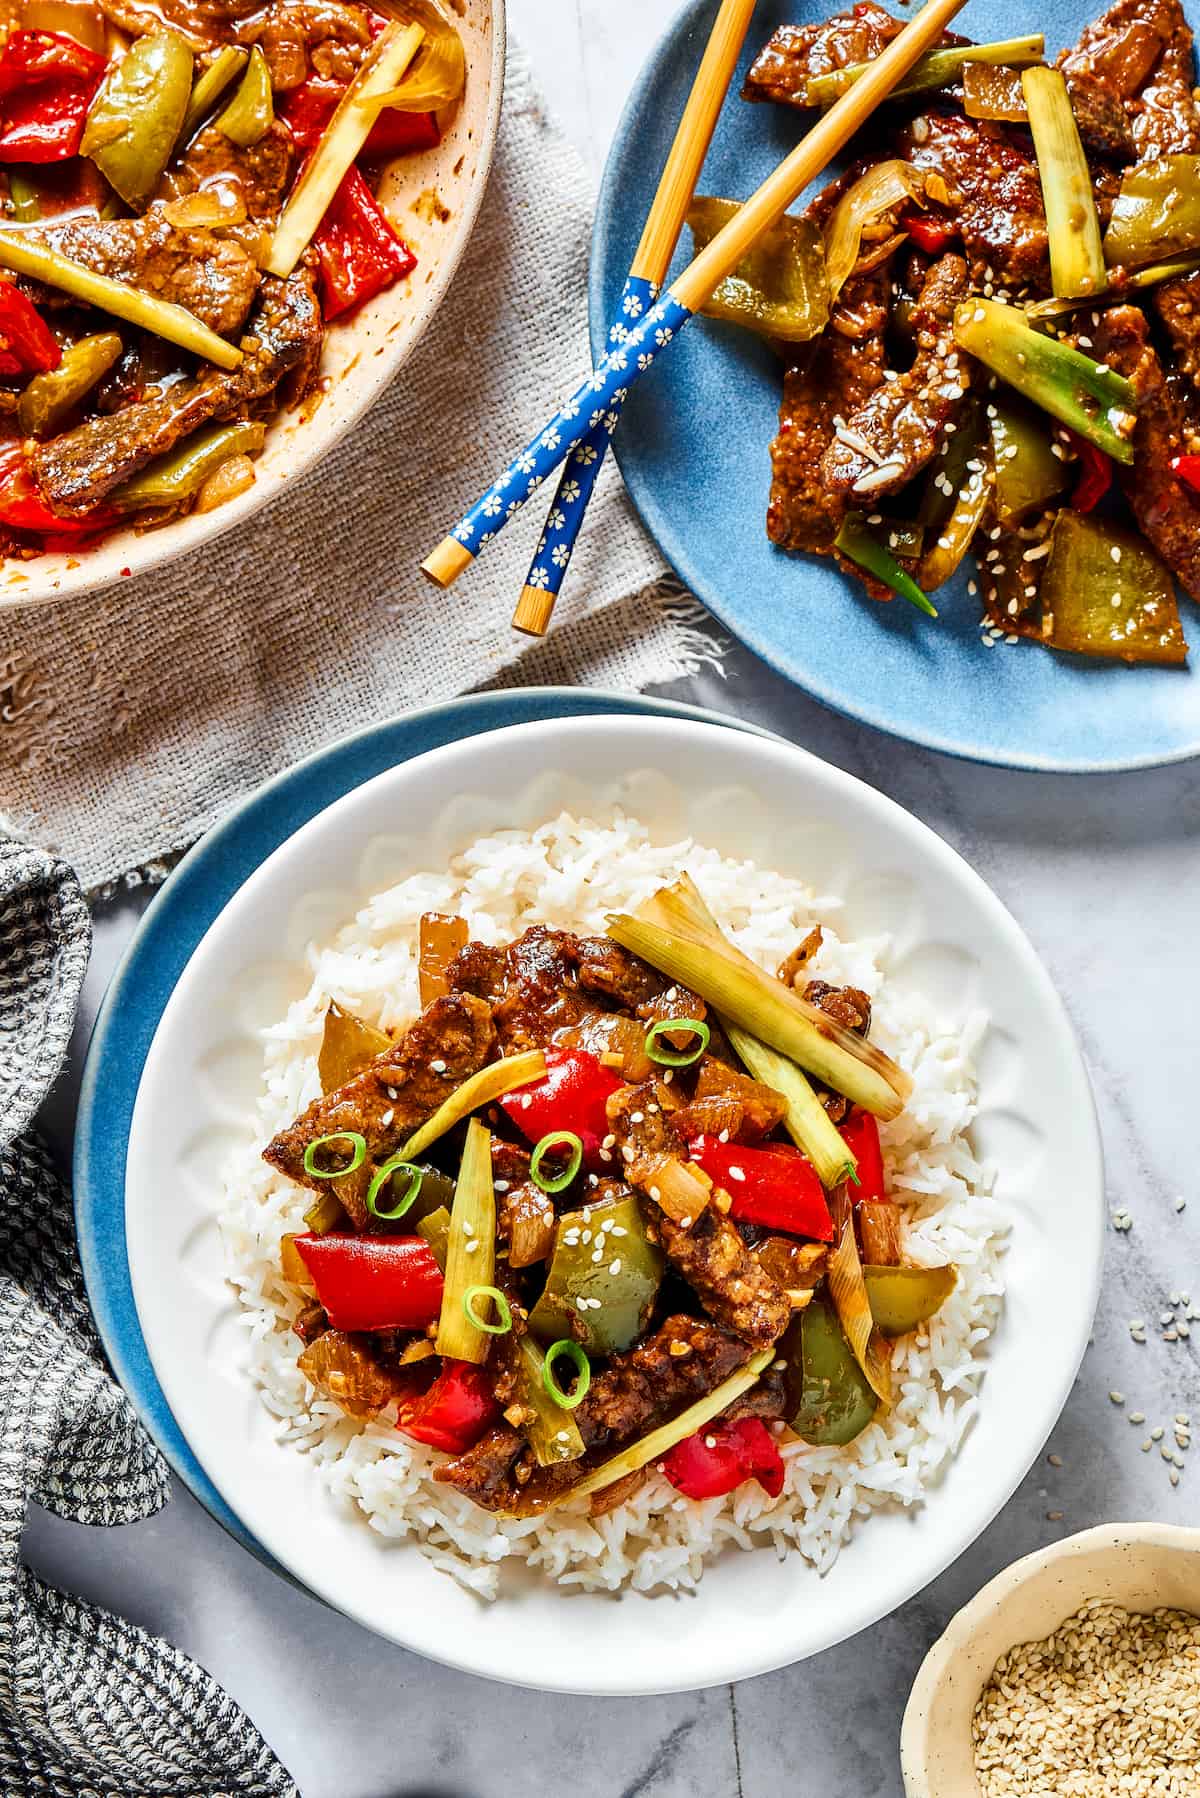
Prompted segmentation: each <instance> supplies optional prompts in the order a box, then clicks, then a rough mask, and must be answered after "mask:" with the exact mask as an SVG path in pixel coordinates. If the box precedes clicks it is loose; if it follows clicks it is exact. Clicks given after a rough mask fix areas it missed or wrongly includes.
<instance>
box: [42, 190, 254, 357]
mask: <svg viewBox="0 0 1200 1798" xmlns="http://www.w3.org/2000/svg"><path fill="white" fill-rule="evenodd" d="M36 237H37V239H38V241H40V242H42V243H45V244H48V245H49V247H50V248H51V249H53V250H57V251H58V252H59V254H60V255H62V256H69V257H70V258H71V260H72V262H79V263H82V265H83V267H84V268H88V269H91V270H92V271H93V272H94V273H95V274H98V275H107V276H108V277H109V278H110V280H113V281H119V282H121V284H122V285H123V286H126V287H139V288H141V289H142V291H143V292H145V293H150V294H153V295H154V296H155V298H156V299H160V300H170V301H172V302H173V303H174V304H175V305H177V306H186V307H187V310H188V311H189V312H193V313H195V315H196V317H197V318H198V319H200V320H201V321H202V322H203V323H204V324H206V325H207V326H208V327H209V329H210V330H213V331H216V332H217V333H218V334H219V335H220V336H221V337H232V336H233V335H234V333H235V332H237V331H240V330H241V328H242V326H243V324H244V323H245V322H246V315H247V314H248V312H249V311H250V307H251V305H252V304H253V301H254V295H255V293H256V291H257V289H258V269H257V268H256V267H255V264H254V262H253V260H252V259H251V258H250V257H249V256H248V255H247V254H246V252H245V250H243V249H242V248H241V247H240V245H238V244H236V243H230V242H229V241H228V240H227V239H224V238H221V237H218V236H216V235H215V234H214V233H213V232H212V231H201V230H180V229H179V228H178V227H176V226H174V225H171V224H169V223H168V221H167V219H166V218H165V217H164V216H163V210H162V207H161V206H152V207H151V208H150V210H149V211H148V212H147V213H145V214H144V215H143V216H142V217H141V218H131V219H108V220H102V219H89V218H74V219H66V220H64V221H63V222H62V223H61V224H59V223H53V224H47V225H44V226H42V228H41V229H40V230H39V231H38V232H37V233H36Z"/></svg>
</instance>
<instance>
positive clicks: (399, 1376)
mask: <svg viewBox="0 0 1200 1798" xmlns="http://www.w3.org/2000/svg"><path fill="white" fill-rule="evenodd" d="M297 1365H298V1366H299V1369H300V1372H301V1373H302V1374H303V1375H304V1377H305V1379H306V1380H309V1381H310V1382H311V1383H312V1385H314V1386H315V1387H316V1388H317V1390H318V1392H320V1393H322V1394H324V1395H325V1396H326V1397H327V1398H332V1399H334V1400H336V1402H337V1403H338V1404H339V1405H340V1406H341V1407H342V1410H343V1411H345V1412H347V1413H348V1414H349V1415H350V1416H351V1417H374V1416H375V1414H376V1413H377V1412H379V1411H382V1410H383V1408H384V1406H385V1405H389V1404H391V1403H392V1401H393V1399H404V1398H407V1397H409V1396H411V1393H412V1388H413V1379H412V1377H411V1375H408V1374H406V1373H405V1372H404V1371H403V1370H402V1369H400V1368H396V1367H389V1366H387V1365H386V1364H385V1363H384V1362H383V1361H382V1360H381V1359H380V1357H379V1356H378V1355H377V1354H376V1353H375V1352H374V1350H373V1348H372V1346H371V1339H370V1338H369V1337H366V1336H361V1335H347V1334H346V1332H345V1331H343V1330H324V1331H322V1332H321V1333H320V1334H319V1335H318V1336H316V1337H314V1339H313V1340H312V1341H311V1342H310V1343H309V1344H308V1346H307V1348H305V1350H304V1352H303V1353H302V1354H301V1355H300V1357H299V1360H298V1362H297Z"/></svg>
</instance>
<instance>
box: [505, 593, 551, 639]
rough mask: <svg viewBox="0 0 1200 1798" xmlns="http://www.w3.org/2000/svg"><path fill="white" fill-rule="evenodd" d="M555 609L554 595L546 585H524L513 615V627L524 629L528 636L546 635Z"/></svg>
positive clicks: (518, 629)
mask: <svg viewBox="0 0 1200 1798" xmlns="http://www.w3.org/2000/svg"><path fill="white" fill-rule="evenodd" d="M553 610H554V595H553V593H550V592H548V591H547V589H546V588H545V587H522V588H521V597H520V599H519V600H518V601H517V605H516V610H515V611H514V612H513V615H512V624H513V629H514V630H515V631H524V633H525V635H526V636H527V637H544V636H545V635H546V631H547V629H548V628H549V625H550V615H551V613H552V612H553Z"/></svg>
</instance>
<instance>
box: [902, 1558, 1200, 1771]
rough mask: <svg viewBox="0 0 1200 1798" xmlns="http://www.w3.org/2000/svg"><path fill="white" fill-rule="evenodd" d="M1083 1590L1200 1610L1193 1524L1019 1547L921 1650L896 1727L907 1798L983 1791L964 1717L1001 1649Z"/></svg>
mask: <svg viewBox="0 0 1200 1798" xmlns="http://www.w3.org/2000/svg"><path fill="white" fill-rule="evenodd" d="M1089 1598H1104V1599H1108V1600H1111V1601H1112V1602H1113V1603H1116V1604H1120V1605H1124V1606H1125V1608H1126V1609H1127V1610H1130V1611H1152V1610H1156V1609H1158V1607H1159V1606H1162V1605H1165V1606H1169V1607H1171V1608H1173V1609H1177V1610H1181V1611H1194V1612H1196V1613H1197V1614H1200V1529H1180V1528H1177V1527H1176V1526H1175V1525H1173V1524H1167V1523H1108V1524H1102V1525H1101V1526H1100V1527H1099V1528H1098V1529H1092V1530H1083V1531H1081V1532H1080V1534H1079V1535H1077V1536H1068V1537H1067V1539H1066V1540H1065V1541H1064V1542H1056V1543H1054V1544H1053V1546H1052V1547H1050V1548H1043V1549H1039V1550H1038V1552H1037V1553H1036V1554H1031V1555H1026V1556H1025V1558H1024V1560H1021V1561H1016V1562H1014V1563H1013V1565H1012V1566H1011V1567H1007V1568H1005V1570H1004V1572H1003V1573H999V1574H997V1575H996V1578H995V1579H994V1580H992V1581H991V1582H990V1584H988V1585H986V1586H985V1587H984V1588H983V1590H982V1592H980V1593H979V1594H978V1595H977V1596H976V1597H975V1598H973V1599H972V1600H971V1602H970V1604H968V1605H965V1606H964V1607H963V1609H962V1610H961V1611H959V1613H958V1615H957V1616H956V1617H955V1618H954V1619H953V1620H952V1621H951V1623H950V1625H949V1628H948V1629H947V1630H946V1632H945V1634H944V1635H943V1636H942V1637H941V1638H940V1639H939V1640H938V1641H937V1642H935V1643H934V1645H933V1647H932V1648H931V1649H930V1650H929V1653H928V1654H927V1655H926V1657H925V1660H924V1662H923V1663H922V1666H921V1671H920V1672H919V1673H918V1675H917V1678H916V1682H915V1684H914V1685H913V1689H912V1692H911V1694H910V1696H909V1700H908V1705H907V1707H906V1709H905V1712H904V1724H903V1728H902V1730H901V1735H900V1762H901V1766H902V1769H903V1772H904V1790H905V1792H906V1793H907V1795H908V1798H981V1789H980V1785H979V1781H978V1779H977V1778H976V1775H975V1761H974V1754H973V1751H972V1745H971V1719H972V1717H973V1715H974V1712H975V1706H976V1703H977V1702H978V1699H979V1695H980V1693H981V1692H982V1690H983V1688H984V1685H985V1684H986V1683H987V1680H988V1679H989V1677H990V1675H991V1672H992V1669H993V1667H994V1666H995V1665H996V1662H997V1661H998V1660H999V1659H1000V1657H1001V1655H1003V1654H1007V1652H1008V1650H1009V1649H1010V1648H1015V1647H1016V1646H1017V1644H1018V1643H1020V1642H1036V1641H1040V1640H1041V1639H1042V1638H1043V1637H1045V1636H1049V1635H1052V1634H1053V1632H1054V1631H1055V1630H1056V1629H1057V1628H1058V1626H1059V1624H1061V1623H1064V1622H1065V1621H1066V1619H1067V1618H1068V1617H1070V1616H1072V1615H1073V1614H1074V1612H1076V1611H1077V1610H1078V1609H1079V1607H1080V1605H1082V1604H1083V1603H1085V1602H1086V1600H1088V1599H1089Z"/></svg>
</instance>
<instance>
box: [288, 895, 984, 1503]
mask: <svg viewBox="0 0 1200 1798" xmlns="http://www.w3.org/2000/svg"><path fill="white" fill-rule="evenodd" d="M820 939H821V932H820V930H819V928H818V929H816V930H814V931H813V932H812V933H811V934H810V936H809V937H808V938H807V939H806V940H805V942H804V943H803V944H801V945H800V946H799V948H798V949H797V951H796V952H795V954H794V955H792V956H791V957H789V958H788V961H787V962H786V963H785V964H784V965H783V967H781V968H780V970H779V971H778V974H777V975H775V976H770V975H767V974H764V973H763V972H762V971H761V970H760V969H759V968H758V967H757V966H756V965H755V964H754V963H753V962H751V961H749V960H748V959H747V958H746V957H745V956H743V955H742V954H741V953H740V951H738V950H737V949H736V948H735V947H734V946H733V945H732V943H731V942H730V941H729V939H728V938H727V937H725V936H724V934H723V933H722V932H721V931H720V929H719V928H718V926H717V924H716V922H715V921H714V919H713V917H712V916H711V914H710V913H709V911H708V909H707V907H706V906H705V903H704V900H703V898H702V897H701V895H700V893H699V892H698V891H697V889H696V888H695V886H694V885H693V883H692V882H691V881H690V880H689V879H688V877H687V876H684V877H682V878H681V879H680V880H679V881H678V882H677V883H676V884H675V885H674V886H673V887H669V888H665V889H663V890H662V891H660V892H659V893H657V894H656V895H655V896H654V897H653V898H652V899H651V900H650V901H648V902H647V904H646V905H644V906H643V907H642V908H641V909H640V910H639V911H638V912H637V913H636V914H633V915H625V914H619V915H616V916H614V917H612V918H611V919H610V920H609V932H608V935H607V936H605V937H580V936H576V935H574V934H572V933H570V932H568V931H564V930H553V929H549V928H546V927H544V926H540V925H539V926H534V927H533V928H530V929H528V930H526V931H525V933H524V935H522V936H521V937H519V938H518V939H517V940H516V941H515V942H511V943H508V944H505V945H502V946H499V947H490V946H486V945H484V944H483V943H479V942H471V941H468V940H467V932H466V927H465V925H464V924H463V922H462V920H461V919H457V918H448V917H440V916H436V915H432V914H431V915H429V916H427V917H426V918H425V919H423V920H422V926H421V956H420V968H421V1000H422V1003H423V1006H424V1009H423V1010H422V1012H421V1013H420V1015H419V1016H418V1017H417V1018H416V1019H415V1020H414V1021H413V1022H412V1023H411V1024H410V1025H409V1026H408V1028H407V1029H406V1030H404V1031H403V1033H402V1034H400V1035H398V1036H396V1037H395V1038H391V1037H389V1036H387V1035H385V1034H383V1033H382V1032H380V1031H378V1030H376V1029H374V1028H373V1027H372V1026H371V1025H369V1024H368V1023H366V1022H365V1021H363V1020H362V1019H359V1018H355V1017H354V1016H352V1015H350V1014H348V1013H347V1012H345V1011H343V1010H342V1009H340V1008H339V1007H338V1006H336V1005H331V1006H330V1007H329V1010H328V1012H327V1014H326V1019H325V1026H324V1036H323V1042H322V1047H321V1054H320V1061H319V1073H320V1080H321V1087H322V1093H321V1096H320V1097H319V1098H317V1099H315V1100H314V1101H313V1102H312V1104H310V1105H309V1106H308V1108H307V1109H306V1110H305V1111H304V1112H303V1114H302V1115H301V1116H300V1117H298V1118H297V1119H296V1120H295V1122H294V1123H293V1124H292V1125H291V1126H290V1127H289V1128H287V1129H286V1130H283V1131H281V1132H280V1134H279V1135H278V1136H276V1137H275V1139H274V1140H273V1141H272V1142H271V1143H270V1144H269V1145H268V1146H267V1148H266V1149H265V1150H264V1155H265V1158H266V1160H267V1161H268V1162H270V1163H271V1164H272V1165H273V1166H274V1167H276V1168H278V1169H279V1170H281V1171H282V1172H283V1173H284V1174H286V1175H287V1176H288V1177H290V1178H291V1179H292V1180H295V1181H297V1182H299V1183H300V1184H302V1185H304V1186H306V1187H308V1188H310V1189H311V1191H312V1194H313V1202H312V1204H311V1206H310V1208H309V1210H308V1211H307V1212H306V1214H305V1223H306V1225H307V1226H308V1227H307V1230H306V1232H305V1233H304V1234H301V1235H289V1236H286V1237H285V1238H284V1239H283V1245H282V1262H281V1274H282V1277H283V1279H284V1281H285V1283H286V1284H287V1285H288V1286H289V1287H290V1288H291V1289H292V1290H293V1291H294V1293H295V1306H296V1312H295V1319H294V1325H293V1327H294V1329H295V1331H296V1333H297V1334H298V1335H299V1336H300V1337H301V1339H302V1340H303V1343H304V1348H303V1351H302V1353H301V1355H300V1358H299V1366H300V1368H301V1371H302V1372H303V1373H304V1375H305V1376H306V1378H307V1379H308V1380H309V1382H310V1383H311V1384H312V1386H313V1387H314V1388H315V1389H316V1390H317V1391H318V1392H319V1393H320V1394H321V1395H323V1396H324V1397H326V1398H332V1399H333V1400H335V1401H336V1402H337V1403H338V1404H339V1405H340V1406H341V1407H342V1408H343V1409H344V1410H345V1411H346V1412H347V1413H348V1414H349V1415H350V1416H352V1417H356V1418H363V1419H367V1418H375V1419H379V1420H381V1421H384V1422H389V1423H393V1424H394V1425H395V1427H396V1428H398V1429H399V1430H401V1431H402V1432H403V1433H404V1434H406V1435H407V1436H409V1437H410V1438H412V1439H413V1440H415V1441H417V1442H420V1443H423V1444H426V1445H427V1446H429V1447H431V1448H433V1449H435V1450H437V1451H439V1452H440V1453H441V1454H442V1455H444V1456H445V1457H446V1459H444V1460H442V1461H440V1462H439V1463H438V1465H437V1468H436V1474H435V1477H436V1478H437V1479H438V1480H439V1481H442V1482H444V1483H446V1484H448V1485H450V1486H452V1487H454V1488H456V1489H457V1490H458V1491H459V1492H461V1493H463V1494H464V1495H465V1496H467V1497H468V1498H470V1499H471V1500H473V1501H474V1503H475V1504H477V1505H479V1506H482V1507H483V1508H484V1509H487V1510H490V1511H494V1512H497V1513H501V1514H507V1515H529V1514H532V1513H536V1512H539V1511H542V1510H544V1509H546V1508H547V1507H550V1506H553V1505H556V1504H558V1503H560V1502H562V1501H563V1500H565V1499H569V1498H572V1497H584V1496H586V1497H589V1498H590V1500H591V1505H592V1508H593V1510H604V1509H608V1508H611V1507H612V1506H613V1505H615V1504H618V1503H620V1502H622V1501H623V1500H624V1499H625V1498H627V1497H628V1496H629V1495H630V1494H631V1493H632V1492H633V1491H634V1490H636V1488H637V1487H638V1485H640V1484H641V1483H642V1482H643V1481H644V1480H645V1479H646V1478H647V1477H648V1473H649V1470H651V1469H652V1468H657V1469H658V1470H659V1471H661V1472H662V1473H664V1474H665V1476H666V1477H667V1479H668V1480H669V1481H670V1483H671V1484H672V1485H673V1486H674V1487H675V1488H676V1489H677V1490H678V1491H680V1492H681V1493H683V1494H684V1495H685V1496H687V1497H690V1498H693V1499H704V1498H713V1497H718V1496H721V1495H722V1494H724V1493H727V1492H729V1491H732V1490H733V1489H734V1488H735V1487H736V1486H738V1485H739V1484H741V1483H742V1482H743V1481H744V1480H747V1479H751V1478H753V1479H757V1480H759V1481H760V1482H761V1484H762V1485H763V1487H764V1488H765V1489H766V1490H767V1492H768V1493H770V1494H772V1495H778V1494H779V1493H780V1492H781V1491H782V1488H783V1483H784V1477H785V1468H784V1463H783V1460H782V1458H781V1455H780V1446H781V1440H783V1439H785V1434H786V1439H794V1438H795V1437H799V1438H802V1439H803V1440H804V1441H806V1442H809V1443H815V1444H827V1445H828V1444H834V1445H839V1444H844V1443H848V1442H850V1441H852V1440H853V1439H854V1438H855V1437H856V1436H858V1435H859V1434H860V1433H861V1432H862V1431H863V1430H864V1429H865V1428H866V1427H867V1426H868V1424H869V1423H870V1422H871V1421H872V1419H873V1418H874V1417H875V1416H876V1415H877V1414H880V1413H881V1411H885V1410H886V1409H887V1408H888V1407H889V1405H890V1403H891V1397H892V1393H891V1355H890V1348H889V1341H890V1339H891V1338H894V1337H897V1336H901V1335H904V1334H905V1333H907V1332H909V1331H912V1330H915V1329H918V1328H920V1327H921V1326H922V1325H924V1324H926V1323H927V1322H928V1320H929V1319H930V1318H931V1317H932V1316H933V1315H934V1314H935V1313H936V1311H937V1310H938V1308H939V1307H940V1306H941V1304H942V1303H943V1302H944V1300H945V1299H946V1297H947V1296H948V1294H949V1293H950V1292H951V1290H952V1289H953V1287H954V1284H955V1271H954V1269H953V1268H952V1267H948V1266H942V1267H918V1266H912V1265H908V1264H906V1263H905V1260H904V1254H903V1231H902V1227H901V1221H900V1217H899V1212H898V1208H897V1206H896V1204H895V1202H894V1201H893V1200H892V1199H891V1198H890V1197H889V1195H888V1193H887V1191H886V1188H885V1181H884V1168H883V1158H882V1153H881V1150H880V1141H879V1132H878V1124H877V1119H878V1118H880V1117H883V1118H889V1117H895V1116H896V1115H898V1114H899V1112H900V1111H901V1110H902V1108H903V1106H904V1103H905V1100H906V1098H907V1096H908V1093H909V1091H910V1089H911V1082H910V1080H909V1079H908V1076H907V1075H905V1074H904V1073H903V1072H902V1071H901V1069H900V1068H899V1067H897V1066H896V1064H895V1063H894V1062H892V1061H891V1060H889V1058H888V1057H887V1056H886V1055H884V1054H883V1053H882V1052H881V1051H880V1050H879V1049H877V1048H876V1047H874V1046H873V1045H872V1044H871V1042H870V1040H869V1035H870V1028H871V1004H870V1000H869V999H868V997H867V995H866V994H865V993H861V992H858V991H857V990H855V989H854V988H852V987H834V986H830V985H828V984H826V983H825V982H822V981H819V980H813V979H810V978H809V976H808V972H807V966H808V963H809V962H810V960H811V958H812V956H813V954H814V953H815V951H816V950H817V948H819V946H820Z"/></svg>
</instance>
